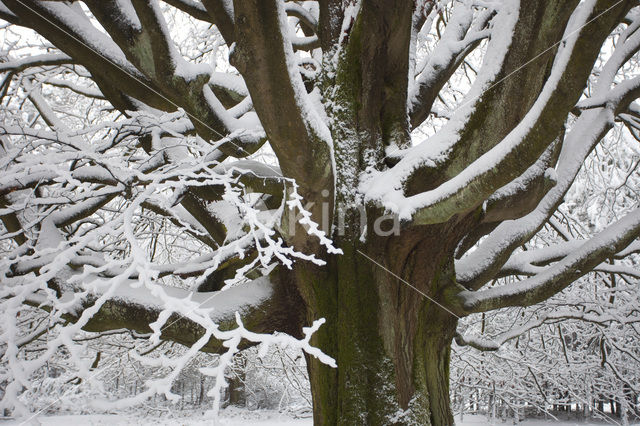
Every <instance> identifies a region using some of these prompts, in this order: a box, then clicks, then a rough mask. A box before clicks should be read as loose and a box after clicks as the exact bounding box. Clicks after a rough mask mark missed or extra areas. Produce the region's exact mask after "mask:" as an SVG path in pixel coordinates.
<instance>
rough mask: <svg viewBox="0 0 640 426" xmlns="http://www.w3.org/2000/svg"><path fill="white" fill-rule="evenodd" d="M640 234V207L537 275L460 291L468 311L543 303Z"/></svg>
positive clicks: (461, 299) (483, 310)
mask: <svg viewBox="0 0 640 426" xmlns="http://www.w3.org/2000/svg"><path fill="white" fill-rule="evenodd" d="M638 235H640V209H638V210H634V211H633V212H631V213H629V214H628V215H627V216H625V217H624V218H623V219H621V220H619V221H618V222H616V223H615V224H613V225H611V226H609V227H608V228H606V229H605V230H604V231H602V232H600V233H599V234H598V235H596V236H595V237H593V238H591V239H590V240H589V241H587V242H586V243H584V244H583V245H582V246H581V247H580V248H579V249H577V250H574V251H573V252H572V253H571V254H570V255H569V256H566V257H565V258H564V259H563V260H561V261H559V262H557V263H556V264H554V265H553V266H551V267H549V268H547V269H545V270H544V271H543V272H541V273H539V274H538V275H536V276H535V277H532V278H528V279H525V280H523V281H520V282H515V283H509V284H506V285H504V286H501V287H494V288H491V289H488V290H484V291H480V292H474V291H463V292H461V293H460V294H459V297H460V301H461V302H462V304H463V307H464V310H465V312H466V313H473V312H486V311H490V310H494V309H499V308H504V307H508V306H531V305H534V304H536V303H540V302H542V301H544V300H546V299H548V298H549V297H551V296H553V295H554V294H556V293H558V292H560V291H562V290H563V289H564V288H565V287H567V286H568V285H569V284H571V283H572V282H573V281H575V280H577V279H578V278H580V277H581V276H583V275H585V274H587V273H588V272H590V271H591V270H593V269H594V268H595V267H596V266H598V265H599V264H600V263H602V262H604V261H605V260H607V259H609V258H611V257H612V256H614V255H615V254H616V253H618V252H619V251H621V250H623V249H624V248H625V247H627V246H628V245H629V244H631V243H632V242H633V241H634V240H635V239H636V238H637V237H638Z"/></svg>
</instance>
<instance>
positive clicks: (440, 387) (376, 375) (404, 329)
mask: <svg viewBox="0 0 640 426" xmlns="http://www.w3.org/2000/svg"><path fill="white" fill-rule="evenodd" d="M370 213H371V212H370ZM371 216H373V215H371ZM369 225H371V224H369ZM460 228H461V226H460V224H456V226H454V224H447V225H446V226H444V227H443V226H439V227H419V228H412V229H407V230H404V231H402V232H401V233H400V235H398V236H393V237H390V238H389V237H386V238H383V237H375V236H370V238H369V240H368V241H367V242H366V243H362V242H361V241H360V240H359V239H358V238H355V239H350V238H345V239H340V238H337V239H336V241H337V243H338V244H339V247H340V248H341V249H342V250H343V251H344V254H343V255H340V256H337V257H335V258H332V259H330V260H329V264H328V265H327V266H325V267H311V266H308V265H298V267H297V269H296V270H295V271H294V274H295V277H296V280H297V284H298V287H299V288H300V289H301V293H302V297H303V299H305V302H306V305H307V307H308V310H307V321H308V322H311V321H313V320H314V319H317V318H318V317H324V318H326V319H327V322H326V324H325V325H324V326H323V327H322V328H321V329H320V330H319V331H318V332H317V333H316V334H315V335H314V337H313V339H312V344H314V345H315V346H318V347H321V348H323V350H324V351H325V353H327V354H328V355H330V356H332V357H334V358H335V359H336V362H337V365H338V368H337V369H332V368H329V367H327V366H325V365H324V364H322V363H320V362H318V361H317V360H316V359H315V358H311V357H308V358H307V365H308V371H309V378H310V381H311V389H312V395H313V403H314V424H318V425H364V424H366V425H390V424H397V425H404V424H412V425H452V424H453V416H452V413H451V408H450V402H449V359H450V347H451V340H452V338H453V336H454V334H455V331H456V326H457V321H458V318H457V316H455V314H454V313H452V312H450V311H448V309H447V308H444V307H443V306H441V305H440V304H442V305H446V304H448V302H447V298H448V297H450V296H448V294H449V292H450V289H451V288H453V285H454V281H453V276H454V275H453V273H454V271H453V249H454V248H455V243H456V242H457V240H458V234H457V232H456V229H460ZM369 229H372V228H371V227H369ZM400 278H401V279H400ZM408 284H411V286H414V287H415V289H414V288H411V286H409V285H408ZM434 301H437V302H438V303H434Z"/></svg>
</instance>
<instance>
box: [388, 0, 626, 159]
mask: <svg viewBox="0 0 640 426" xmlns="http://www.w3.org/2000/svg"><path fill="white" fill-rule="evenodd" d="M623 1H624V0H618V1H617V2H616V3H614V4H613V5H612V6H610V7H608V8H607V9H606V10H604V11H602V12H600V13H599V14H598V15H596V16H594V17H593V18H591V19H590V20H589V21H587V22H586V23H585V24H584V25H582V26H580V27H578V28H576V29H575V30H573V31H571V32H570V33H569V34H567V35H566V36H564V37H562V39H560V41H557V42H556V43H554V44H552V45H551V46H549V47H547V48H546V49H545V50H543V51H542V52H540V53H539V54H537V55H536V56H534V57H533V58H531V59H530V60H528V61H527V62H525V63H524V64H522V65H520V66H519V67H518V68H516V69H515V70H513V71H511V72H510V73H509V74H507V75H506V76H504V77H502V78H501V79H500V80H498V81H496V82H495V83H493V84H492V85H491V86H489V87H488V88H487V89H486V90H484V91H483V93H482V94H480V95H477V96H474V97H471V98H470V99H467V100H466V101H464V102H463V103H461V104H460V105H458V106H457V107H456V108H458V109H459V108H462V107H465V106H467V105H468V104H470V103H471V102H475V101H476V100H478V99H479V98H481V97H482V96H483V95H484V94H485V93H487V92H488V91H490V90H492V89H494V88H495V87H496V86H498V85H500V84H502V83H504V82H505V80H507V79H508V78H511V77H512V76H513V75H514V74H516V73H518V72H520V71H522V69H523V68H525V67H527V66H529V65H530V64H532V63H533V62H535V61H536V60H537V59H538V58H540V57H541V56H543V55H545V54H546V53H547V52H549V51H551V50H553V49H555V48H556V47H557V46H559V45H560V44H562V43H566V41H567V39H568V38H569V37H572V36H574V35H575V34H577V33H578V32H580V31H582V30H583V29H584V28H585V27H587V26H589V25H591V24H592V23H593V22H595V21H596V20H598V19H600V18H601V17H602V16H604V15H605V14H607V13H609V12H610V11H611V10H612V9H613V8H615V7H616V6H618V5H619V4H620V3H622V2H623ZM400 149H401V148H400V147H396V149H394V150H393V151H391V152H390V153H389V154H387V155H385V156H384V157H383V158H382V160H381V161H384V160H386V159H388V158H389V157H390V156H392V155H393V154H395V153H396V152H398V151H400Z"/></svg>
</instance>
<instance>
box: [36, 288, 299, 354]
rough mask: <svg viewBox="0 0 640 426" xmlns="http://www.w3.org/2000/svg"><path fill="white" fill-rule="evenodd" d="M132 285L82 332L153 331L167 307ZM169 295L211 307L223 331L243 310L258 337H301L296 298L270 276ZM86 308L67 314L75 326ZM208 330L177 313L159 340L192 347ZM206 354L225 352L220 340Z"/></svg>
mask: <svg viewBox="0 0 640 426" xmlns="http://www.w3.org/2000/svg"><path fill="white" fill-rule="evenodd" d="M131 284H132V283H124V284H121V285H120V286H119V288H118V290H116V293H115V295H114V296H113V297H111V298H109V300H107V301H106V302H105V303H104V304H103V305H102V307H101V308H100V310H99V311H98V312H97V313H96V314H95V315H93V317H92V318H91V319H90V320H89V322H88V323H87V324H86V325H85V326H84V327H83V330H85V331H89V332H96V333H97V332H104V331H109V330H119V329H123V328H124V329H128V330H132V331H135V332H137V333H141V334H149V333H152V332H153V330H152V329H151V328H150V327H149V324H151V323H153V322H155V321H156V320H157V319H158V316H159V314H160V313H161V312H162V311H163V310H164V309H165V308H164V303H163V302H162V300H161V299H159V298H157V297H154V296H152V295H151V294H150V292H149V291H148V290H147V289H146V288H145V287H141V288H137V289H134V288H132V287H131V286H130V285H131ZM163 291H164V292H165V293H166V294H167V295H168V296H170V297H173V298H177V299H185V298H189V297H190V298H191V300H193V301H195V302H196V303H199V307H200V308H204V309H207V308H211V309H213V312H212V319H213V320H214V322H216V323H218V324H219V325H220V329H222V330H226V329H233V328H235V326H236V323H235V312H239V313H240V315H241V318H242V320H243V323H244V325H245V327H246V328H247V329H249V330H251V331H253V332H257V333H273V332H275V331H281V332H285V333H289V334H292V335H298V334H299V333H300V325H301V322H300V316H299V315H298V309H297V308H296V307H295V304H294V303H295V302H296V297H297V296H296V295H294V294H291V293H289V290H288V289H286V288H285V287H284V286H282V285H279V284H274V283H272V282H271V281H270V280H269V279H268V278H267V277H263V278H260V279H257V280H254V281H252V282H250V283H247V284H242V285H239V286H237V287H234V288H231V289H229V290H226V291H223V292H217V293H192V292H189V291H187V290H183V289H179V288H175V287H163ZM95 300H96V296H90V297H89V299H88V300H86V301H85V302H84V303H83V306H84V308H87V307H89V306H91V305H92V304H93V303H95ZM43 302H45V303H46V301H45V300H41V299H40V298H38V297H37V296H36V297H32V298H31V299H30V300H29V301H28V303H29V304H31V305H32V306H36V307H41V308H42V309H45V310H50V309H51V308H50V307H49V306H48V305H46V304H44V305H41V304H42V303H43ZM82 311H83V309H79V310H78V311H77V312H76V313H73V314H72V313H68V314H65V315H64V319H65V320H67V321H69V322H76V321H77V320H78V319H79V317H80V315H81V314H82ZM204 331H205V330H204V328H203V327H202V326H201V325H199V324H198V323H196V322H194V321H193V320H190V319H188V318H186V317H183V316H180V315H179V314H176V313H174V314H172V315H171V316H170V317H169V319H168V320H167V321H166V323H165V326H164V327H163V328H162V334H161V336H160V338H161V339H162V340H168V341H173V342H177V343H180V344H182V345H185V346H191V345H192V344H194V343H195V342H196V341H197V340H198V339H199V338H200V337H201V336H202V335H203V334H204ZM202 350H203V351H204V352H211V353H217V352H224V351H225V350H226V348H225V347H223V346H222V345H221V342H219V341H217V340H215V339H211V340H210V341H209V343H207V344H206V345H205V347H204V348H203V349H202Z"/></svg>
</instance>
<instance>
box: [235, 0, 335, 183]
mask: <svg viewBox="0 0 640 426" xmlns="http://www.w3.org/2000/svg"><path fill="white" fill-rule="evenodd" d="M235 13H236V22H237V27H236V37H237V46H236V48H235V49H234V51H233V54H232V55H231V59H232V62H233V64H234V65H235V66H236V68H238V70H239V71H240V72H241V74H242V75H243V76H244V78H245V82H246V84H247V87H248V88H249V91H250V93H251V98H252V100H253V103H254V107H255V110H256V112H257V114H258V116H259V117H260V121H261V123H262V125H263V126H264V129H265V131H266V133H267V136H268V138H269V142H270V143H271V145H272V147H273V149H274V151H275V152H276V155H277V156H278V160H279V162H280V167H281V169H282V171H283V173H284V174H285V175H286V176H290V177H293V178H295V179H296V181H297V182H298V183H299V184H300V186H301V188H302V190H303V193H304V194H305V195H308V193H309V192H320V191H321V190H323V189H326V188H330V187H331V186H332V182H333V177H332V176H333V171H332V170H331V168H330V167H328V166H327V165H330V164H331V163H332V160H331V155H332V154H331V148H330V144H331V135H330V134H329V131H328V129H327V128H326V125H325V124H324V122H323V121H322V119H321V118H320V117H319V115H318V113H317V112H316V111H315V110H314V106H313V105H312V104H311V102H310V100H309V99H308V95H307V93H306V90H305V86H304V83H303V82H302V78H301V77H300V73H299V72H298V64H297V60H296V57H295V55H294V53H293V48H292V46H291V42H290V41H289V39H288V37H287V36H288V31H289V30H288V24H287V22H286V19H287V18H286V14H285V11H284V6H283V4H282V3H281V2H279V1H276V0H253V1H237V2H236V3H235ZM274 99H277V100H278V101H277V102H274ZM283 117H286V119H283Z"/></svg>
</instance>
